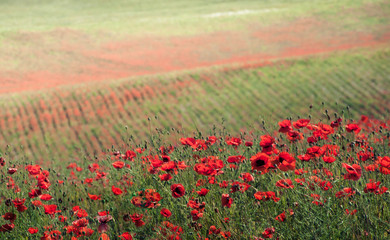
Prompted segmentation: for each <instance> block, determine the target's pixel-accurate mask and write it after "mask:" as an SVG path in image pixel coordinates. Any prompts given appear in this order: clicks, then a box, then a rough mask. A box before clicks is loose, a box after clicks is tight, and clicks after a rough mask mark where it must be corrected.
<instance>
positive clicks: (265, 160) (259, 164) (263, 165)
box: [250, 153, 270, 173]
mask: <svg viewBox="0 0 390 240" xmlns="http://www.w3.org/2000/svg"><path fill="white" fill-rule="evenodd" d="M250 160H251V166H252V170H257V171H261V172H264V173H265V172H267V169H268V168H269V167H270V161H269V156H268V155H267V154H265V153H257V154H256V155H254V156H252V157H251V159H250Z"/></svg>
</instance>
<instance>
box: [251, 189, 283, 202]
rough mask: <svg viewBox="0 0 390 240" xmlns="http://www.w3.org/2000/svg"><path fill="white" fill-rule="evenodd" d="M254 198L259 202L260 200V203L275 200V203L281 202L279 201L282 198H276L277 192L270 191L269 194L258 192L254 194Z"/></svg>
mask: <svg viewBox="0 0 390 240" xmlns="http://www.w3.org/2000/svg"><path fill="white" fill-rule="evenodd" d="M254 197H255V198H256V199H257V200H260V201H268V200H273V201H274V202H279V200H280V198H278V197H276V194H275V192H271V191H268V192H256V193H255V194H254Z"/></svg>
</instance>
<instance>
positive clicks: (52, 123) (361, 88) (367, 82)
mask: <svg viewBox="0 0 390 240" xmlns="http://www.w3.org/2000/svg"><path fill="white" fill-rule="evenodd" d="M389 61H390V51H389V50H377V51H375V52H367V51H361V52H358V53H356V52H355V53H339V54H334V55H331V56H327V57H325V56H323V57H315V58H309V59H303V60H287V61H283V62H275V63H273V64H272V65H269V66H263V67H254V66H252V67H248V68H239V69H234V68H233V69H230V70H228V69H210V70H208V71H204V70H202V72H196V71H194V72H185V73H180V74H175V75H173V74H171V75H156V76H151V77H143V78H136V79H128V80H122V81H115V82H112V83H110V84H108V83H102V84H94V85H92V84H85V85H82V86H74V87H69V88H64V87H62V88H59V89H61V90H59V89H53V90H46V91H45V93H46V94H45V95H40V93H39V92H38V93H34V94H24V95H23V94H16V95H10V96H4V97H2V98H1V99H0V104H1V105H0V106H1V108H2V111H1V115H0V134H1V138H2V139H4V141H2V142H1V143H2V146H1V149H4V148H5V147H6V145H10V148H11V149H14V150H13V151H11V154H14V155H15V156H16V155H19V154H20V153H24V154H26V156H27V159H28V160H40V162H42V163H43V162H47V160H48V159H61V160H62V161H71V160H74V158H75V156H76V158H83V157H85V156H89V157H93V156H94V155H98V154H99V153H100V152H101V151H102V149H103V148H104V147H107V146H111V145H115V146H116V147H119V146H122V145H123V144H125V143H129V138H131V139H132V140H131V141H130V142H131V143H130V144H135V143H140V142H141V140H140V139H144V137H145V136H146V135H148V134H149V133H155V132H156V128H157V129H160V130H161V129H168V130H171V128H175V129H176V130H180V131H184V132H187V133H190V132H191V131H194V130H202V131H205V130H207V129H212V126H213V124H215V123H221V124H222V122H223V126H224V127H225V128H226V129H227V130H229V131H232V132H236V133H237V132H239V131H240V128H239V127H243V126H244V127H245V126H247V127H248V129H251V128H256V127H259V125H260V123H261V122H262V120H265V121H266V122H267V121H270V120H276V119H282V118H286V117H289V116H286V115H285V113H287V112H288V113H294V114H295V115H300V114H303V113H307V112H308V108H309V106H310V105H312V106H313V109H312V110H311V111H312V114H313V116H317V117H318V116H319V117H321V112H323V111H324V110H325V109H327V110H329V111H330V112H332V111H333V110H338V111H339V112H340V111H341V110H343V109H345V107H346V106H350V108H349V111H347V110H346V109H345V112H344V113H345V117H346V118H349V117H356V115H358V114H366V115H371V116H374V117H376V118H383V117H384V114H388V113H387V112H388V111H389V110H390V105H389V102H390V98H389V89H390V77H389V76H390V69H389V68H388V67H387V65H388V62H389ZM322 102H324V106H323V105H322ZM265 116H267V117H265ZM148 118H149V120H148ZM222 119H223V120H222ZM171 134H175V136H174V137H175V139H178V136H177V134H179V135H180V134H182V133H177V132H176V131H171ZM21 146H22V147H23V148H24V151H20V150H19V148H20V147H21ZM75 153H76V154H75ZM15 156H13V157H15Z"/></svg>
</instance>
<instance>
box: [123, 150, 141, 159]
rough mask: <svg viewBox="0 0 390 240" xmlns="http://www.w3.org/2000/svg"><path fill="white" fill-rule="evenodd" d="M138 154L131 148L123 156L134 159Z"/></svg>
mask: <svg viewBox="0 0 390 240" xmlns="http://www.w3.org/2000/svg"><path fill="white" fill-rule="evenodd" d="M136 156H137V154H136V153H135V152H133V151H131V150H128V151H126V153H125V155H124V156H122V158H123V159H124V160H129V161H134V158H135V157H136Z"/></svg>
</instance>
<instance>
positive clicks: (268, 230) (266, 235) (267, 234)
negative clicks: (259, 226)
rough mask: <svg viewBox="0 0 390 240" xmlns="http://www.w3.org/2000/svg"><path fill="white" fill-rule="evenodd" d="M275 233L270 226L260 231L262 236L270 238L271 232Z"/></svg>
mask: <svg viewBox="0 0 390 240" xmlns="http://www.w3.org/2000/svg"><path fill="white" fill-rule="evenodd" d="M274 233H275V228H273V227H270V228H266V229H265V230H264V232H263V233H262V236H263V238H272V237H273V234H274Z"/></svg>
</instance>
